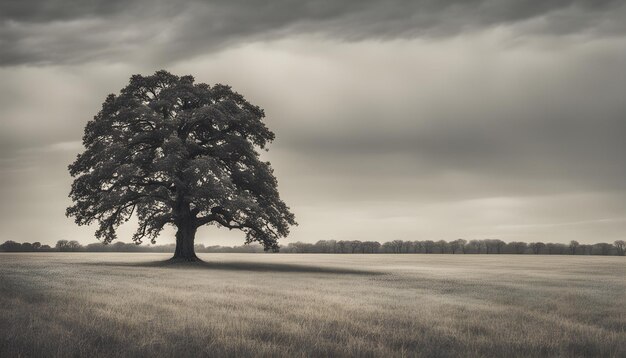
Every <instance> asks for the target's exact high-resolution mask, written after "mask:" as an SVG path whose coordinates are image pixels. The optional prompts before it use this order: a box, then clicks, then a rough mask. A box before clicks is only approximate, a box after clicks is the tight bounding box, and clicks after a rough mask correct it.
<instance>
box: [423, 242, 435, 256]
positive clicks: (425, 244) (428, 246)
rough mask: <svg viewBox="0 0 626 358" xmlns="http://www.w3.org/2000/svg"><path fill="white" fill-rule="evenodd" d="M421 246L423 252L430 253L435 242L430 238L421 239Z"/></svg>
mask: <svg viewBox="0 0 626 358" xmlns="http://www.w3.org/2000/svg"><path fill="white" fill-rule="evenodd" d="M422 247H423V248H424V253H425V254H432V252H433V249H434V247H435V242H434V241H432V240H426V241H422Z"/></svg>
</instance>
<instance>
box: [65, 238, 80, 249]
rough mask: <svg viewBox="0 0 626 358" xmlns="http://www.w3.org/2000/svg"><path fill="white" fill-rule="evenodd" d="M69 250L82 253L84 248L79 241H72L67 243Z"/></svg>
mask: <svg viewBox="0 0 626 358" xmlns="http://www.w3.org/2000/svg"><path fill="white" fill-rule="evenodd" d="M67 248H68V249H69V250H68V251H80V250H81V249H82V248H83V246H82V245H81V244H80V243H79V242H78V241H76V240H72V241H70V242H68V243H67Z"/></svg>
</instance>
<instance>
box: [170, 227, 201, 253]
mask: <svg viewBox="0 0 626 358" xmlns="http://www.w3.org/2000/svg"><path fill="white" fill-rule="evenodd" d="M177 226H178V231H177V232H176V251H174V257H172V260H176V261H200V259H199V258H198V256H196V250H195V248H194V239H195V237H196V225H195V224H194V223H193V222H192V221H183V222H181V223H179V224H178V225H177Z"/></svg>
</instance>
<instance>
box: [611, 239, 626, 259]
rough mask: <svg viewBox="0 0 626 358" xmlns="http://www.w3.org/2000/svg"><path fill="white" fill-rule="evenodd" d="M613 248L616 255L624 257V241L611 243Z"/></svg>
mask: <svg viewBox="0 0 626 358" xmlns="http://www.w3.org/2000/svg"><path fill="white" fill-rule="evenodd" d="M613 246H615V251H617V254H618V255H620V256H624V255H626V241H624V240H617V241H615V242H614V243H613Z"/></svg>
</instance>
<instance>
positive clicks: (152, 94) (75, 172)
mask: <svg viewBox="0 0 626 358" xmlns="http://www.w3.org/2000/svg"><path fill="white" fill-rule="evenodd" d="M264 116H265V115H264V112H263V110H262V109H261V108H259V107H258V106H255V105H252V104H250V103H249V102H248V101H246V100H245V99H244V97H243V96H242V95H240V94H238V93H236V92H234V91H233V90H232V89H231V88H230V87H229V86H226V85H221V84H217V85H214V86H212V87H211V86H209V85H207V84H204V83H194V78H193V77H192V76H181V77H179V76H175V75H173V74H170V73H168V72H166V71H158V72H156V73H155V74H154V75H152V76H141V75H134V76H132V77H131V78H130V83H129V84H128V86H126V87H125V88H123V89H122V90H121V92H120V94H119V95H114V94H110V95H109V96H108V97H107V98H106V100H105V101H104V103H103V105H102V109H101V110H100V112H99V113H98V114H97V115H96V116H95V117H94V119H93V120H91V121H89V122H88V123H87V125H86V127H85V134H84V137H83V145H84V147H85V151H84V152H83V153H82V154H79V155H78V157H77V159H76V161H75V162H74V163H72V164H71V165H70V166H69V171H70V174H71V175H72V176H73V177H75V179H74V182H73V184H72V188H71V192H70V197H71V199H72V200H73V205H72V206H70V207H69V208H68V209H67V212H66V214H67V215H68V216H71V217H74V218H75V221H76V223H77V224H78V225H88V224H91V223H93V222H97V223H98V229H97V231H96V237H97V238H99V239H101V240H102V241H103V242H105V243H109V242H111V241H113V240H115V239H116V229H117V227H118V226H119V225H121V224H122V223H124V222H126V221H128V220H129V219H130V218H131V217H132V216H133V214H135V215H136V217H137V218H138V220H139V226H138V229H137V231H136V232H135V234H134V235H133V237H132V239H133V241H135V242H136V243H141V242H142V240H144V239H149V240H151V241H152V242H153V243H154V242H155V239H156V238H157V237H158V235H159V233H160V232H161V231H162V230H163V228H164V227H165V226H166V225H174V226H176V227H177V229H178V232H177V234H176V239H177V248H176V253H175V257H182V258H186V259H195V253H194V252H193V240H194V236H195V232H196V230H197V228H198V227H200V226H202V225H217V226H219V227H225V228H228V229H239V230H241V231H243V232H244V233H245V240H246V243H250V242H259V243H260V244H262V245H263V246H264V248H265V249H266V250H278V241H277V240H278V239H279V238H281V237H285V236H287V235H288V234H289V228H290V225H295V224H296V222H295V217H294V215H293V214H292V213H291V212H290V210H289V208H288V207H287V205H286V204H285V203H284V202H283V201H282V200H281V199H280V196H279V193H278V189H277V180H276V178H275V177H274V174H273V170H272V168H271V166H270V163H269V162H264V161H262V160H261V159H260V156H259V150H262V149H266V146H267V144H268V143H270V142H271V141H272V140H273V139H274V133H273V132H272V131H270V130H269V129H268V128H267V127H266V125H265V123H264V122H263V118H264Z"/></svg>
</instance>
